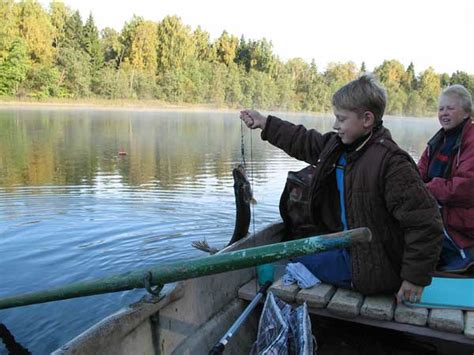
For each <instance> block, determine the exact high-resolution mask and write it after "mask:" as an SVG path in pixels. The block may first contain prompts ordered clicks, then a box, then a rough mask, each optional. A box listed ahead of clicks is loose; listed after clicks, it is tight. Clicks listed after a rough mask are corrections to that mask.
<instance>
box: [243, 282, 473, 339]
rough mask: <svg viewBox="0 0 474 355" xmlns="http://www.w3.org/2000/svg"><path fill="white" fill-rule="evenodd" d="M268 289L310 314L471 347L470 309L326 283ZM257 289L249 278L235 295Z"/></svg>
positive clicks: (247, 297)
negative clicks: (422, 304) (419, 304)
mask: <svg viewBox="0 0 474 355" xmlns="http://www.w3.org/2000/svg"><path fill="white" fill-rule="evenodd" d="M295 288H296V289H295ZM270 290H271V291H272V292H273V293H274V294H275V295H277V296H278V297H280V298H282V299H283V300H285V301H286V302H289V303H292V304H297V303H303V302H304V301H306V302H307V304H308V309H309V311H310V313H311V314H313V315H317V316H323V317H328V318H333V319H339V320H344V321H349V322H353V323H358V324H365V325H370V326H374V327H378V328H384V329H391V330H396V331H400V332H405V333H410V334H413V335H419V336H424V337H429V338H435V339H442V340H446V341H452V342H456V343H460V344H466V345H473V346H474V334H473V333H472V324H470V323H471V322H472V321H471V322H470V321H469V320H471V319H472V318H473V314H474V312H472V311H461V310H456V311H457V312H454V313H455V314H454V313H453V312H452V311H453V310H448V309H436V310H432V309H429V308H415V307H408V306H405V305H403V304H401V305H397V304H396V303H395V301H394V298H392V297H390V296H375V297H364V296H363V295H361V294H360V293H358V292H355V291H350V290H344V289H337V288H335V287H334V286H331V285H326V284H319V285H316V286H314V287H312V288H310V289H306V290H300V289H299V288H297V287H296V286H292V287H289V286H285V285H283V284H282V282H281V279H278V280H277V281H275V282H274V283H273V285H272V286H271V288H270ZM256 292H257V285H256V280H255V279H252V280H251V281H249V282H248V283H246V284H245V285H243V286H242V287H241V288H240V289H239V292H238V294H239V297H240V298H241V299H244V300H247V301H250V300H252V299H253V297H254V296H255V294H256ZM432 314H433V316H434V315H436V318H438V319H439V320H438V321H437V322H433V319H434V317H432ZM443 314H444V315H445V317H444V318H443ZM453 319H454V320H453ZM453 322H457V323H456V325H457V326H453Z"/></svg>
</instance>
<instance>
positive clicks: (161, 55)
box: [156, 16, 195, 72]
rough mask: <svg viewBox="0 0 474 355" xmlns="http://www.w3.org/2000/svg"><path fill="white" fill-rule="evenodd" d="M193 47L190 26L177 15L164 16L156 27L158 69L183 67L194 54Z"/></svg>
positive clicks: (165, 69)
mask: <svg viewBox="0 0 474 355" xmlns="http://www.w3.org/2000/svg"><path fill="white" fill-rule="evenodd" d="M194 53H195V47H194V42H193V37H192V35H191V31H190V28H189V27H188V26H185V25H183V23H182V22H181V19H180V18H179V17H177V16H166V17H165V18H164V19H163V21H161V22H160V23H159V24H158V29H157V46H156V55H157V64H158V71H159V72H160V71H161V72H163V71H167V70H170V69H172V68H183V67H184V66H185V64H186V63H187V61H188V60H189V59H190V58H192V57H193V56H194Z"/></svg>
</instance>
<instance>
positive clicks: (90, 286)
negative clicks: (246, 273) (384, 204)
mask: <svg viewBox="0 0 474 355" xmlns="http://www.w3.org/2000/svg"><path fill="white" fill-rule="evenodd" d="M328 237H330V238H328ZM370 239H371V233H370V230H369V229H368V228H357V229H352V230H347V231H343V232H339V233H333V234H329V235H326V236H315V237H309V238H304V239H298V240H292V241H289V242H283V243H275V244H271V245H264V246H260V247H255V248H248V249H242V250H238V251H233V252H229V253H222V254H217V255H211V256H206V257H202V258H195V259H190V260H186V261H184V260H180V261H175V262H170V263H162V264H158V265H155V266H153V267H150V268H149V269H146V270H136V271H131V272H128V273H124V274H119V275H115V276H110V277H106V278H102V279H98V280H94V281H84V282H77V283H73V284H70V285H66V286H62V287H56V288H53V289H50V290H44V291H38V292H31V293H27V294H23V295H15V296H10V297H4V298H0V309H5V308H12V307H19V306H26V305H30V304H36V303H44V302H50V301H57V300H65V299H69V298H75V297H83V296H91V295H98V294H102V293H109V292H118V291H125V290H131V289H134V288H146V289H147V290H149V291H150V292H152V293H154V294H155V293H157V292H158V291H153V290H152V289H151V286H153V285H155V286H156V285H157V286H158V289H159V288H160V287H162V286H163V285H164V284H165V283H169V282H175V281H180V280H186V279H190V278H194V277H201V276H206V275H213V274H218V273H221V272H226V271H232V270H239V269H245V268H248V267H252V266H256V265H261V264H267V263H271V262H274V261H277V260H282V259H288V258H291V257H294V256H301V255H307V254H314V253H320V252H323V251H326V250H330V249H337V248H346V247H348V246H349V245H350V244H351V243H354V242H367V241H370Z"/></svg>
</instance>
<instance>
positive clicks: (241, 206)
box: [191, 164, 256, 254]
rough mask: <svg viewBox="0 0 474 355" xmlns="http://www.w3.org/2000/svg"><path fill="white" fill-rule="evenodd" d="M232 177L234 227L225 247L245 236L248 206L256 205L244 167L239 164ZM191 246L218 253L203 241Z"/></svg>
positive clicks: (247, 227)
mask: <svg viewBox="0 0 474 355" xmlns="http://www.w3.org/2000/svg"><path fill="white" fill-rule="evenodd" d="M232 176H233V177H234V195H235V212H236V213H235V227H234V233H233V234H232V238H231V239H230V241H229V243H228V244H227V246H229V245H231V244H234V243H235V242H237V241H238V240H240V239H242V238H243V237H245V236H246V235H247V233H248V231H249V226H250V215H251V212H250V205H251V204H255V203H256V201H255V199H254V197H253V192H252V187H251V186H250V182H249V179H248V177H247V173H246V171H245V167H244V166H243V165H242V164H239V165H238V166H237V167H235V168H234V169H233V170H232ZM191 245H192V246H193V247H195V248H197V249H199V250H202V251H205V252H208V253H211V254H215V253H217V252H218V251H219V249H217V248H213V247H211V246H210V245H209V244H208V243H207V241H206V240H205V239H204V240H202V241H196V242H192V243H191Z"/></svg>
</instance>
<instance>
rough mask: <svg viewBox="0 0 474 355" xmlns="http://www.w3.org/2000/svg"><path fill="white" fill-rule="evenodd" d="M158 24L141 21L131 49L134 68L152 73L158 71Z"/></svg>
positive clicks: (134, 34)
mask: <svg viewBox="0 0 474 355" xmlns="http://www.w3.org/2000/svg"><path fill="white" fill-rule="evenodd" d="M156 33H157V29H156V24H155V23H153V22H151V21H143V22H140V23H139V24H138V25H137V26H136V28H135V30H134V32H133V34H132V41H131V49H130V57H129V59H130V63H131V64H132V66H133V68H135V69H137V70H143V71H145V72H147V73H151V74H152V75H154V74H155V72H156V66H157V58H156Z"/></svg>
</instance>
